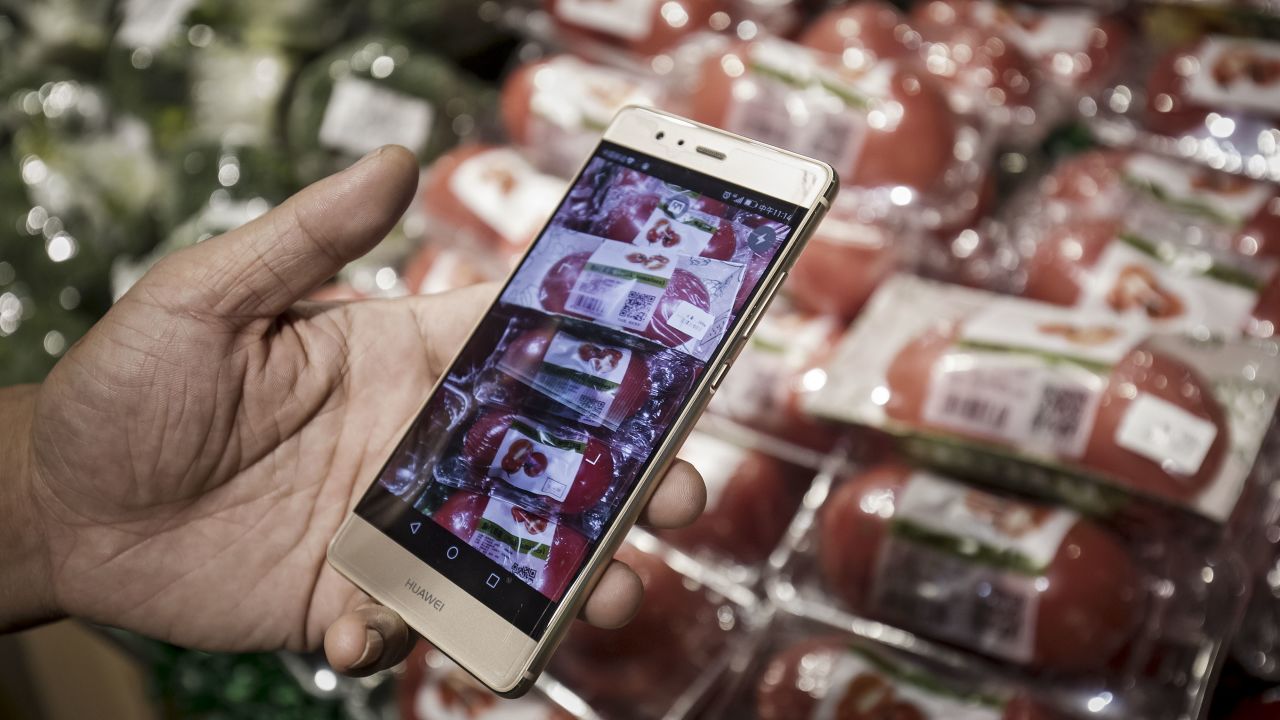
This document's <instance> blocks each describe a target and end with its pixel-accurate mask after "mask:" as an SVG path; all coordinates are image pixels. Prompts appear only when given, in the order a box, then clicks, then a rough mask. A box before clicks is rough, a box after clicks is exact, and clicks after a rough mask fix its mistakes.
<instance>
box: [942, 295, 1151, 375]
mask: <svg viewBox="0 0 1280 720" xmlns="http://www.w3.org/2000/svg"><path fill="white" fill-rule="evenodd" d="M1146 335H1147V331H1146V330H1145V329H1144V328H1143V327H1142V326H1141V325H1139V324H1135V323H1126V322H1123V321H1118V320H1117V319H1116V317H1115V316H1114V315H1112V314H1111V313H1085V312H1081V311H1080V310H1075V309H1070V308H1059V307H1054V306H1050V305H1041V304H1029V303H1027V302H1025V301H1019V300H996V301H995V302H992V303H991V305H990V306H988V307H987V308H986V309H984V310H983V311H981V312H979V313H978V314H977V315H975V316H974V317H973V318H971V319H969V320H968V321H967V322H965V323H964V326H963V328H962V329H961V334H960V338H961V340H962V341H965V342H968V343H974V344H978V345H989V346H996V347H999V348H1002V349H1010V350H1025V351H1029V352H1034V353H1039V354H1044V355H1054V356H1058V357H1062V358H1070V359H1076V360H1079V361H1082V362H1085V363H1093V364H1098V365H1115V364H1116V363H1118V362H1120V360H1121V359H1122V358H1124V356H1125V355H1127V354H1128V353H1129V351H1130V350H1132V349H1133V347H1134V346H1135V345H1137V344H1138V343H1139V342H1141V341H1142V340H1143V339H1144V338H1145V337H1146Z"/></svg>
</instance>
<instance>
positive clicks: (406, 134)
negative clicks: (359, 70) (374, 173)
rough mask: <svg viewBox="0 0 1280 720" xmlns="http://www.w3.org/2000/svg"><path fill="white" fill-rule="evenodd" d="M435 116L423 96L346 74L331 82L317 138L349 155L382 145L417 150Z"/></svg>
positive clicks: (429, 129)
mask: <svg viewBox="0 0 1280 720" xmlns="http://www.w3.org/2000/svg"><path fill="white" fill-rule="evenodd" d="M434 117H435V113H434V111H433V110H432V108H431V104H430V103H428V102H427V101H426V100H423V99H421V98H416V97H411V96H409V95H405V94H403V93H399V92H396V91H395V90H391V89H388V88H384V87H379V86H378V85H376V84H374V83H372V82H369V81H368V80H362V79H360V78H357V77H350V76H347V77H343V78H342V79H340V80H338V81H337V82H336V83H334V85H333V92H332V93H331V94H330V95H329V104H328V105H326V106H325V109H324V118H323V119H322V120H321V121H320V142H321V143H322V144H324V145H327V146H329V147H331V148H336V149H338V150H342V151H343V152H348V153H351V154H352V155H364V154H365V153H368V152H372V151H374V150H377V149H378V148H380V147H382V146H383V145H403V146H405V147H407V148H409V150H411V151H413V152H414V153H418V152H421V151H422V148H423V147H424V146H425V145H426V143H427V138H428V137H429V136H430V135H431V124H432V121H433V120H434Z"/></svg>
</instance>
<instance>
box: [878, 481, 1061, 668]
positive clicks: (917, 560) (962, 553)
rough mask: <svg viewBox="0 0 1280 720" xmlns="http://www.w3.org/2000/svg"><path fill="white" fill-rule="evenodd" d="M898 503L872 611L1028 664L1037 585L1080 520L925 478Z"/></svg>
mask: <svg viewBox="0 0 1280 720" xmlns="http://www.w3.org/2000/svg"><path fill="white" fill-rule="evenodd" d="M898 502H899V505H898V511H897V514H896V515H895V517H894V519H893V520H892V521H891V524H890V534H889V537H888V539H887V541H886V542H885V544H884V546H883V547H882V549H881V551H880V556H879V558H878V564H877V570H876V576H875V579H874V580H873V587H872V595H871V597H872V602H873V604H874V606H875V607H876V608H877V612H878V613H879V614H880V615H882V616H884V617H886V618H889V619H891V620H895V621H898V622H903V623H909V624H912V625H916V626H920V625H923V626H924V627H926V628H928V632H929V633H930V634H932V635H936V636H938V637H941V638H944V639H948V640H952V641H957V642H962V643H965V644H968V645H972V646H974V647H976V648H979V649H981V650H982V651H984V652H987V653H989V654H992V655H996V656H998V657H1003V658H1007V659H1010V660H1015V661H1018V662H1027V661H1029V660H1030V659H1031V658H1032V656H1033V654H1034V648H1035V626H1036V616H1037V613H1038V612H1039V595H1040V592H1039V590H1038V589H1037V581H1041V577H1042V575H1043V573H1044V571H1045V568H1046V567H1047V566H1048V565H1049V563H1050V562H1051V561H1052V559H1053V557H1054V555H1056V554H1057V552H1058V548H1059V546H1060V545H1061V544H1062V539H1063V537H1064V536H1065V535H1066V533H1067V531H1068V530H1070V529H1071V527H1072V526H1073V525H1074V524H1075V522H1076V520H1077V517H1076V516H1075V515H1073V514H1071V513H1068V512H1065V511H1060V510H1051V509H1045V508H1037V507H1033V506H1029V505H1024V504H1022V503H1017V502H1012V501H1009V500H1005V499H1002V498H999V497H995V496H993V495H989V494H987V493H984V492H981V491H978V490H974V489H971V488H966V487H964V486H961V485H957V484H955V483H952V482H949V481H946V480H943V479H941V478H938V477H936V476H932V475H928V474H925V473H917V474H916V475H913V476H912V477H911V479H910V480H909V481H908V483H907V485H906V487H905V488H904V490H903V492H902V494H901V495H900V496H899V500H898Z"/></svg>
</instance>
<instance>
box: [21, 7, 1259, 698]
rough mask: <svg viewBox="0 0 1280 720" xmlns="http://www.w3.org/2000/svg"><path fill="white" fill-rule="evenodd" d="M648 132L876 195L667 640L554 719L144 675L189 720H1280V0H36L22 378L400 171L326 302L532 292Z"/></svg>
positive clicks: (646, 629)
mask: <svg viewBox="0 0 1280 720" xmlns="http://www.w3.org/2000/svg"><path fill="white" fill-rule="evenodd" d="M628 104H644V105H651V106H656V107H660V108H663V109H666V110H669V111H672V112H676V113H680V114H684V115H688V116H690V117H693V118H696V119H698V120H701V121H703V122H707V123H710V124H714V125H718V126H721V127H724V128H725V129H728V130H731V131H734V132H738V133H742V134H745V135H750V136H752V137H756V138H758V139H761V140H764V141H767V142H770V143H774V144H778V145H781V146H784V147H787V148H790V149H793V150H796V151H800V152H805V153H809V154H813V155H815V156H817V157H819V158H821V159H823V160H826V161H827V162H829V163H831V164H832V165H833V166H834V167H836V168H837V169H838V171H839V173H840V175H841V177H842V180H843V188H842V191H841V194H840V195H839V197H838V198H837V200H836V202H835V203H834V206H833V207H832V209H831V211H830V213H829V215H828V217H827V219H826V220H825V221H824V222H823V224H822V226H821V227H820V228H819V229H818V230H817V232H816V233H815V235H814V237H813V239H812V240H811V242H810V243H809V246H808V248H807V249H806V251H805V253H804V254H803V255H802V257H801V258H800V260H799V261H798V262H797V264H796V265H795V267H794V269H793V271H792V273H791V277H790V279H789V281H788V284H787V285H785V286H784V292H783V293H782V297H781V298H780V299H779V300H778V302H777V303H775V306H774V307H773V308H771V310H770V311H769V312H768V313H767V314H766V316H765V317H764V318H763V320H762V321H761V322H760V324H759V329H758V331H757V333H756V334H755V336H754V337H753V338H752V340H751V342H750V343H749V344H748V346H747V348H746V349H745V350H744V352H743V353H742V356H741V357H740V358H739V359H738V360H737V362H736V365H735V368H734V370H733V372H732V373H730V374H729V376H728V378H727V379H726V381H725V383H724V385H723V387H721V388H720V390H719V392H718V394H717V395H716V397H715V399H714V401H713V402H712V403H711V405H710V410H709V412H708V414H707V416H706V417H705V418H704V419H703V420H702V421H701V423H700V424H699V427H698V429H697V431H696V432H695V434H694V435H693V436H692V438H691V440H690V441H689V442H688V443H687V445H686V447H685V449H684V450H683V451H682V453H681V454H682V456H683V457H686V458H687V459H689V460H690V461H691V462H693V463H694V464H695V465H696V466H698V467H699V468H700V469H701V471H702V473H703V474H704V476H705V477H706V479H707V483H708V496H709V497H708V510H707V513H706V514H705V515H704V516H703V517H702V518H701V519H700V520H699V521H698V522H697V523H696V524H695V525H694V526H693V527H691V528H689V529H686V530H680V531H668V532H662V533H657V534H651V533H648V532H645V531H643V530H637V531H635V532H634V533H633V535H632V536H631V541H630V545H629V546H628V547H627V549H626V550H625V551H624V554H625V555H626V558H627V560H628V561H629V562H631V563H632V564H633V565H634V566H635V567H636V569H637V571H638V573H639V574H640V576H641V578H642V580H643V581H644V583H645V585H646V588H647V590H648V597H647V600H646V604H645V605H644V608H643V609H642V610H641V612H640V615H639V616H638V617H637V618H636V620H635V621H634V622H633V623H632V625H631V626H629V627H628V628H626V629H624V630H620V631H616V632H609V631H601V630H597V629H591V628H586V627H579V628H575V629H574V631H573V632H572V633H571V634H570V636H569V638H568V640H567V641H566V642H565V644H564V647H563V648H562V650H561V651H560V653H559V654H558V655H557V656H556V657H555V659H554V661H553V662H552V664H551V666H550V669H549V672H548V674H547V675H546V676H545V677H544V678H543V679H542V680H541V681H540V683H539V685H538V687H537V689H536V690H535V691H534V692H533V693H532V694H531V695H530V696H529V697H528V698H526V699H523V700H521V701H517V702H512V701H504V700H500V699H497V698H495V697H494V696H492V695H490V694H488V693H487V692H486V691H485V690H484V689H483V688H480V687H478V686H476V685H475V684H474V682H473V681H471V680H470V679H469V678H468V677H467V676H466V675H465V673H462V672H461V671H460V670H459V669H458V668H456V667H455V666H453V665H452V664H451V663H450V662H449V661H448V660H447V658H445V657H444V656H443V655H442V654H440V653H439V652H438V651H436V650H434V649H432V648H430V647H428V646H427V645H426V644H425V643H424V644H422V645H420V646H419V648H418V649H417V650H416V651H415V653H414V655H413V656H412V657H411V658H410V660H409V661H408V662H407V664H406V665H404V666H402V667H401V668H399V669H397V670H396V671H393V672H389V673H386V674H384V675H382V676H379V677H376V678H372V679H369V680H365V681H352V680H346V679H341V678H337V677H335V676H334V675H333V674H332V672H331V671H329V670H328V669H327V668H325V667H324V665H323V661H321V660H318V659H316V658H313V657H302V656H294V655H287V656H282V657H281V658H264V657H261V656H211V655H206V654H203V653H195V652H189V651H183V650H178V649H175V648H169V647H162V646H158V645H154V644H149V643H146V642H144V641H140V640H138V639H136V638H135V639H130V640H128V643H129V644H130V646H131V647H134V648H135V649H136V648H139V647H141V648H145V650H144V651H143V652H142V653H141V657H143V658H144V660H145V661H146V662H148V663H150V664H151V665H152V666H153V667H154V668H156V675H155V687H156V690H157V693H158V694H159V696H160V697H161V698H162V699H163V705H164V707H165V708H166V711H167V712H168V713H169V715H170V716H172V717H202V718H203V717H207V718H233V717H281V718H284V717H343V716H347V717H357V718H395V717H401V718H405V719H406V720H409V719H411V718H412V719H415V720H455V719H459V720H460V719H463V718H466V719H468V720H475V719H476V718H489V719H491V720H497V719H499V718H506V719H509V718H539V719H541V718H546V719H548V720H565V719H566V718H580V719H584V720H585V719H588V718H605V719H606V720H614V719H616V720H658V719H662V720H683V719H686V718H690V719H691V718H746V719H750V718H758V719H759V720H782V719H788V720H809V719H812V720H828V719H838V720H889V719H892V720H915V719H917V718H920V719H924V718H929V719H932V720H1069V719H1071V718H1099V719H1104V720H1109V719H1114V720H1119V719H1121V718H1123V719H1125V720H1165V719H1178V720H1195V719H1198V718H1205V717H1209V718H1241V719H1244V718H1249V719H1250V720H1252V719H1254V718H1271V717H1274V718H1280V710H1276V707H1278V706H1277V704H1276V703H1275V702H1274V700H1275V692H1268V691H1269V689H1270V688H1272V687H1273V686H1275V685H1277V684H1280V564H1278V562H1277V558H1278V557H1280V551H1277V547H1278V546H1280V502H1278V500H1280V484H1277V481H1278V480H1280V431H1277V430H1276V427H1277V421H1276V419H1275V418H1276V407H1277V399H1278V398H1280V345H1278V339H1277V338H1278V335H1277V332H1278V330H1280V185H1278V184H1277V183H1280V125H1278V123H1280V5H1277V4H1276V2H1275V1H1274V0H1195V1H1194V2H1178V1H1176V0H1167V1H1164V0H1149V1H1139V0H1132V1H1129V2H1126V1H1125V0H1077V1H1075V2H1052V3H1050V2H1027V3H1018V2H996V1H994V0H895V1H894V2H887V1H885V0H856V1H855V2H836V1H834V0H545V2H543V1H541V0H518V1H516V2H511V3H499V2H493V1H492V0H489V1H486V2H479V3H476V2H468V1H466V0H372V1H371V2H368V3H356V2H350V1H348V0H278V1H276V2H260V1H256V0H228V1H225V2H219V1H216V0H43V1H42V2H27V1H25V0H0V382H3V383H6V384H7V383H14V382H26V381H38V380H39V379H40V378H42V377H43V376H44V374H45V373H47V372H48V371H49V369H50V368H51V367H52V366H53V364H54V363H55V362H56V361H57V358H58V357H60V356H61V355H63V354H64V353H65V352H66V351H67V349H68V348H69V347H70V346H71V344H73V343H74V342H75V341H76V340H77V339H78V338H79V337H80V336H81V335H82V334H83V333H84V332H85V331H86V330H87V329H88V328H89V327H90V326H91V325H92V323H93V322H94V321H95V320H96V319H97V318H99V317H100V316H101V315H102V314H103V313H104V312H106V311H107V309H108V308H109V307H110V304H111V302H112V300H113V299H114V298H118V297H119V296H121V295H122V294H123V293H125V292H127V291H128V289H129V288H130V286H132V285H133V283H134V282H136V281H137V279H138V278H139V277H141V275H142V274H143V273H145V272H146V270H147V268H149V267H150V266H151V265H152V264H154V263H155V262H156V261H157V260H159V259H160V258H161V257H163V256H164V255H166V254H168V253H171V252H176V251H179V250H181V249H182V248H184V247H189V246H191V245H194V244H196V243H199V242H202V241H205V240H207V239H209V238H212V237H214V236H216V235H218V234H220V233H223V232H226V231H228V230H231V229H234V228H235V227H238V226H239V225H241V224H243V223H245V222H248V221H249V220H252V219H253V218H255V217H258V216H260V215H262V214H263V213H265V212H267V211H268V210H269V209H271V208H272V207H274V206H275V205H277V204H279V203H280V202H282V201H283V200H284V199H285V198H287V197H288V196H289V195H290V194H291V193H293V192H294V191H296V190H297V189H298V188H300V187H302V186H303V185H304V184H306V183H308V182H311V181H313V180H315V179H317V178H319V177H322V176H324V175H326V174H328V173H331V172H333V171H335V170H337V169H340V168H342V167H344V166H346V165H348V164H349V163H351V162H353V161H354V160H355V159H356V158H358V157H359V156H361V155H362V154H364V153H365V152H368V151H369V150H372V149H374V148H375V147H377V146H379V145H381V144H384V143H398V144H401V145H405V146H406V147H408V148H409V149H411V150H412V151H413V152H414V153H415V154H416V155H417V156H418V158H419V160H420V161H421V164H422V171H423V174H422V178H423V179H422V183H421V186H420V189H419V193H418V196H417V198H416V199H415V201H414V203H413V205H412V206H411V207H410V209H409V210H408V212H407V213H406V214H405V216H404V218H403V219H402V221H401V222H400V223H399V225H398V226H397V227H396V229H395V230H394V231H393V232H392V233H391V235H390V236H389V237H388V238H387V240H386V241H384V242H383V243H382V245H381V246H379V247H378V248H377V249H375V250H374V251H373V252H372V253H370V255H369V256H368V257H366V258H363V259H361V260H359V261H357V262H355V263H352V264H351V265H350V266H349V267H347V268H345V269H344V270H342V271H341V272H340V273H339V274H338V276H337V277H336V278H334V279H333V281H332V282H331V283H329V284H327V285H326V286H325V287H322V288H319V289H317V291H316V293H315V295H314V297H315V299H316V300H321V301H343V300H354V299H359V298H366V297H394V296H402V295H407V294H418V293H428V292H439V291H443V290H447V289H450V288H453V287H459V286H463V285H467V284H471V283H474V282H478V281H482V280H487V279H499V278H502V277H503V276H504V275H505V273H506V272H507V271H508V270H509V269H510V268H511V267H512V265H513V264H514V263H515V262H516V261H517V260H518V258H519V257H520V255H521V253H522V252H523V250H524V249H525V248H526V247H527V246H528V243H529V242H530V241H531V240H532V239H533V237H534V235H535V234H536V232H537V230H538V228H539V227H540V226H541V224H542V223H543V222H544V221H545V219H546V218H547V217H548V216H549V215H550V214H551V213H552V212H553V211H554V209H555V205H556V202H557V200H558V198H559V196H560V193H562V192H563V190H564V188H565V187H567V186H568V184H569V182H570V181H571V180H572V177H573V175H574V174H575V173H576V172H577V168H578V166H579V164H580V163H581V161H582V159H583V158H584V157H585V156H586V154H587V153H588V152H589V151H590V149H591V147H592V146H593V143H594V142H595V140H596V139H597V138H598V136H599V134H600V133H601V131H602V130H603V128H604V127H605V126H606V125H607V124H608V122H609V119H610V118H611V116H612V115H613V113H614V112H615V111H616V110H617V109H618V108H620V107H622V106H624V105H628ZM637 197H639V195H637ZM628 202H630V201H627V200H626V199H625V198H624V199H623V201H620V202H619V203H618V204H617V207H616V208H614V210H616V213H615V214H616V218H615V220H616V222H615V223H613V225H612V226H611V227H612V228H613V230H611V231H616V232H617V233H622V234H624V235H625V234H626V233H627V232H635V231H636V230H635V228H633V227H632V225H634V224H635V222H637V220H636V218H638V217H639V218H642V217H647V216H648V214H649V212H650V211H651V209H652V208H647V209H646V208H644V207H640V206H639V201H635V202H633V203H632V204H631V205H628ZM637 227H638V226H637ZM615 239H625V238H615ZM437 500H440V501H442V502H443V501H445V498H437ZM1224 667H1225V668H1226V670H1225V671H1223V668H1224ZM1220 678H1221V690H1220V691H1219V692H1218V693H1217V695H1216V696H1215V694H1214V690H1215V687H1217V686H1218V685H1219V680H1220Z"/></svg>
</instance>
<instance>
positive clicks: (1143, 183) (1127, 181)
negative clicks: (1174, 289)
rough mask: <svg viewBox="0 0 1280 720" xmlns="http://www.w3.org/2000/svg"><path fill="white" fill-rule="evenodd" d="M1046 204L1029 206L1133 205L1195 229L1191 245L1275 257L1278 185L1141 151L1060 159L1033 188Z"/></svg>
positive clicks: (1054, 218)
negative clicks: (1194, 240)
mask: <svg viewBox="0 0 1280 720" xmlns="http://www.w3.org/2000/svg"><path fill="white" fill-rule="evenodd" d="M1036 195H1037V199H1038V200H1040V201H1041V202H1042V203H1044V204H1045V205H1046V207H1045V208H1044V209H1043V210H1042V209H1041V208H1034V209H1031V210H1030V211H1029V212H1034V213H1040V214H1043V215H1046V216H1048V218H1049V219H1050V221H1051V222H1060V221H1062V220H1066V219H1073V218H1074V219H1081V218H1108V217H1117V216H1121V215H1124V214H1126V213H1130V212H1132V211H1133V209H1134V208H1135V207H1138V206H1140V207H1143V209H1146V208H1152V210H1151V212H1155V213H1158V214H1159V215H1162V216H1166V217H1168V218H1170V222H1176V223H1177V224H1178V225H1179V226H1181V227H1184V228H1187V229H1188V230H1187V232H1188V233H1194V234H1195V236H1196V237H1195V239H1196V242H1195V243H1193V244H1196V245H1201V246H1209V247H1213V248H1215V249H1222V250H1232V251H1234V252H1235V253H1236V254H1238V255H1240V256H1243V257H1258V258H1277V257H1280V186H1277V185H1276V184H1274V183H1269V182H1266V181H1262V180H1253V179H1250V178H1247V177H1242V176H1240V175H1233V174H1231V173H1226V172H1222V171H1220V170H1213V169H1211V168H1207V167H1204V166H1203V165H1197V164H1195V163H1191V162H1187V161H1185V160H1178V159H1175V158H1170V157H1166V156H1162V155H1156V154H1153V153H1149V152H1143V151H1138V150H1134V151H1129V150H1095V151H1089V152H1085V153H1081V154H1080V155H1076V156H1074V157H1070V158H1068V159H1066V160H1063V161H1062V162H1060V163H1058V165H1057V166H1055V167H1054V168H1053V169H1052V170H1050V172H1049V173H1047V174H1046V175H1045V176H1044V177H1043V178H1041V179H1040V182H1039V184H1038V186H1037V188H1036Z"/></svg>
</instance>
